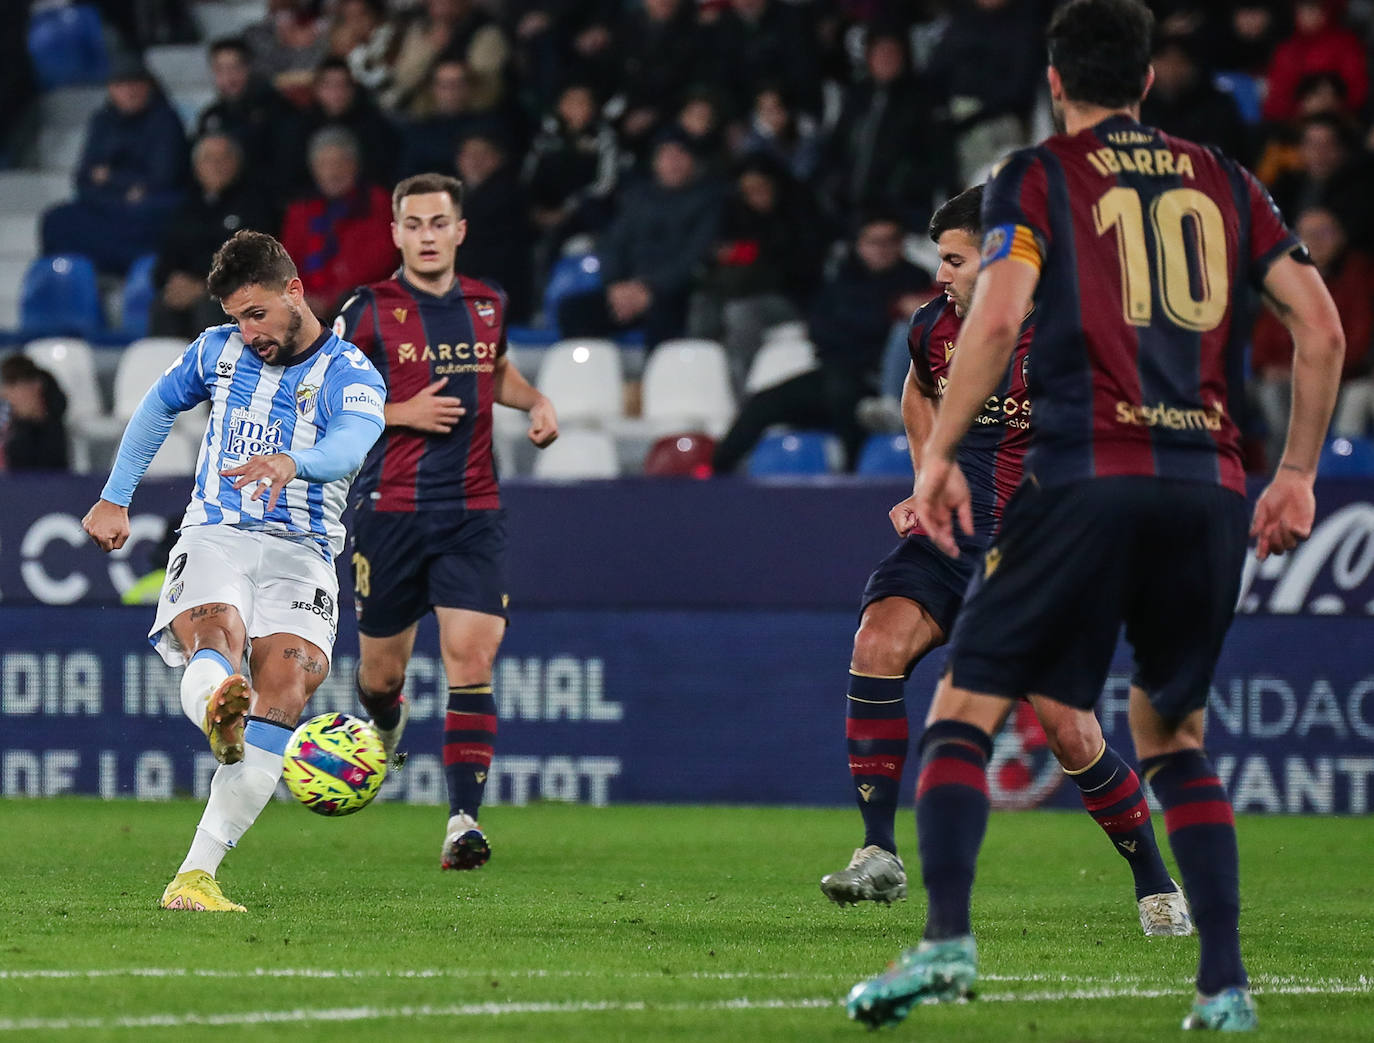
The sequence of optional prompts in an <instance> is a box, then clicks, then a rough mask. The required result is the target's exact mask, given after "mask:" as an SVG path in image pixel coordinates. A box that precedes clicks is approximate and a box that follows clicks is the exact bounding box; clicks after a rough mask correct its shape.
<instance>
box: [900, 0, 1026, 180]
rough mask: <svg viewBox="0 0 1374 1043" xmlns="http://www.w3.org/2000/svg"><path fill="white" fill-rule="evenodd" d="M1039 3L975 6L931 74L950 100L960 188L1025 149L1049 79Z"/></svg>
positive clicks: (941, 49) (951, 33) (943, 43)
mask: <svg viewBox="0 0 1374 1043" xmlns="http://www.w3.org/2000/svg"><path fill="white" fill-rule="evenodd" d="M1036 7H1037V4H1036V3H1035V0H968V2H966V3H959V4H954V5H952V12H951V15H950V22H949V26H948V28H947V29H946V30H945V32H944V35H942V36H941V37H940V41H939V45H938V46H937V47H936V48H935V52H934V54H933V55H932V57H931V62H930V67H929V68H928V69H927V70H926V75H927V76H928V77H929V79H930V82H931V83H932V84H936V85H938V86H939V88H940V90H942V91H944V92H946V93H947V95H948V98H949V115H950V119H951V120H952V121H953V124H954V134H955V142H956V149H957V152H958V157H959V184H961V185H968V184H972V183H973V182H974V181H976V180H979V177H978V175H979V174H980V173H981V171H982V170H983V168H984V167H986V166H987V165H988V164H989V163H992V162H994V161H996V160H997V159H999V158H1001V156H1002V155H1003V154H1005V153H1006V152H1008V151H1010V150H1011V149H1013V148H1016V147H1019V146H1020V145H1021V144H1022V143H1023V142H1024V140H1025V136H1026V134H1025V123H1026V120H1027V118H1028V117H1029V115H1030V109H1031V106H1032V105H1033V104H1034V102H1035V96H1036V88H1037V87H1038V86H1039V85H1040V84H1041V81H1042V79H1043V76H1044V67H1045V60H1044V52H1043V51H1042V49H1041V47H1040V40H1041V26H1040V24H1039V22H1038V20H1037V19H1038V12H1037V10H1036Z"/></svg>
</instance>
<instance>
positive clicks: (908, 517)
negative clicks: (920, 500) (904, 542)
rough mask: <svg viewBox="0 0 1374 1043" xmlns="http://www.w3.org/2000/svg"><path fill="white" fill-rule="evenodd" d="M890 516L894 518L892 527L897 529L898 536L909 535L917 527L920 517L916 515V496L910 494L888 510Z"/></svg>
mask: <svg viewBox="0 0 1374 1043" xmlns="http://www.w3.org/2000/svg"><path fill="white" fill-rule="evenodd" d="M887 516H888V518H890V519H891V520H892V527H893V528H894V529H896V530H897V535H898V536H907V535H909V534H910V533H911V530H912V529H914V528H916V526H917V524H918V523H919V522H920V519H919V518H918V517H917V516H916V496H915V494H912V495H911V496H908V497H907V498H906V499H905V500H903V501H902V502H901V503H899V504H897V506H896V507H894V508H892V510H890V511H888V512H887Z"/></svg>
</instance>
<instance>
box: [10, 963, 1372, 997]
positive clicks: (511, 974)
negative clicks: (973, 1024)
mask: <svg viewBox="0 0 1374 1043" xmlns="http://www.w3.org/2000/svg"><path fill="white" fill-rule="evenodd" d="M856 973H858V972H856ZM100 978H216V979H244V978H306V979H317V980H331V979H338V980H356V979H368V978H381V979H387V978H390V979H397V980H415V979H443V978H454V979H464V978H508V979H520V978H529V979H544V978H555V979H556V978H616V979H625V978H634V979H642V980H646V981H661V980H669V979H673V978H681V979H687V980H696V981H851V980H853V978H854V975H853V974H847V973H836V972H833V971H809V972H808V971H682V972H674V971H669V972H663V971H624V972H620V971H598V970H565V969H557V970H550V969H547V968H528V967H526V968H518V969H514V968H513V969H506V970H500V969H490V968H468V967H421V968H393V969H389V970H387V969H369V968H363V969H357V970H350V969H339V968H333V967H255V968H247V969H231V970H221V969H218V968H213V967H124V968H93V969H88V970H75V969H68V968H50V969H34V970H3V969H0V981H3V980H23V981H28V980H50V979H51V980H70V979H79V980H95V979H100ZM978 980H979V981H981V982H1001V983H1017V982H1023V983H1031V984H1045V985H1070V986H1076V987H1079V988H1084V987H1090V986H1097V987H1109V988H1110V987H1119V986H1129V985H1136V986H1152V985H1156V984H1157V983H1158V982H1159V978H1158V977H1157V976H1144V975H1133V974H1111V975H1105V976H1095V975H1079V974H980V975H979V976H978ZM1251 982H1252V984H1254V985H1255V986H1256V988H1257V989H1258V988H1259V987H1263V986H1294V987H1301V988H1305V989H1309V990H1312V991H1323V990H1335V991H1348V992H1371V991H1374V977H1371V976H1369V975H1364V974H1361V975H1358V976H1356V977H1354V978H1336V977H1309V976H1306V975H1292V974H1257V975H1254V976H1252V978H1251ZM1186 984H1187V982H1186V979H1180V985H1179V987H1180V988H1182V987H1184V986H1185V985H1186Z"/></svg>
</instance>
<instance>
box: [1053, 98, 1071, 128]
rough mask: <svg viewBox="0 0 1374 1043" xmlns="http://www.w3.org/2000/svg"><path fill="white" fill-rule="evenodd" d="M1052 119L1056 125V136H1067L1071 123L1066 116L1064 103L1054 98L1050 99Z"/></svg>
mask: <svg viewBox="0 0 1374 1043" xmlns="http://www.w3.org/2000/svg"><path fill="white" fill-rule="evenodd" d="M1050 119H1051V121H1053V123H1054V132H1055V133H1056V134H1067V133H1068V132H1069V123H1068V120H1067V119H1066V118H1065V116H1064V103H1063V102H1062V101H1055V100H1054V99H1053V98H1051V99H1050Z"/></svg>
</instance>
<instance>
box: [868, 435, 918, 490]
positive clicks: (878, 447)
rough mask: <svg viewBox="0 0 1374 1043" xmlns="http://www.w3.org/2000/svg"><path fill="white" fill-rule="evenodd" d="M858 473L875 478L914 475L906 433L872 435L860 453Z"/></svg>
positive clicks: (909, 476)
mask: <svg viewBox="0 0 1374 1043" xmlns="http://www.w3.org/2000/svg"><path fill="white" fill-rule="evenodd" d="M854 470H855V472H856V473H858V474H864V475H869V476H870V477H874V478H908V479H910V478H911V477H912V476H913V471H912V469H911V452H910V450H908V449H907V445H906V435H872V436H870V438H869V439H868V441H867V442H865V443H864V447H863V451H862V452H860V453H859V465H858V466H857V467H856V468H854Z"/></svg>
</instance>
